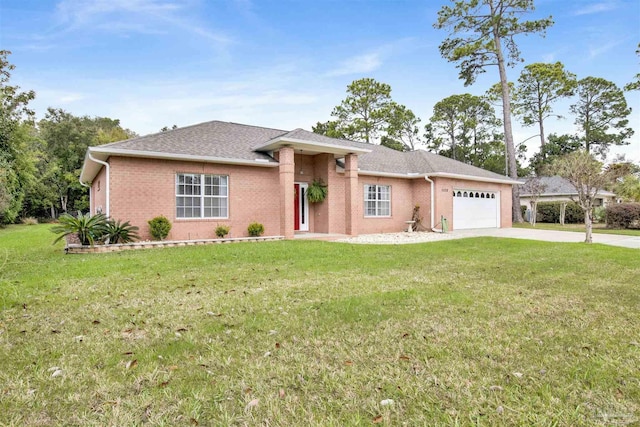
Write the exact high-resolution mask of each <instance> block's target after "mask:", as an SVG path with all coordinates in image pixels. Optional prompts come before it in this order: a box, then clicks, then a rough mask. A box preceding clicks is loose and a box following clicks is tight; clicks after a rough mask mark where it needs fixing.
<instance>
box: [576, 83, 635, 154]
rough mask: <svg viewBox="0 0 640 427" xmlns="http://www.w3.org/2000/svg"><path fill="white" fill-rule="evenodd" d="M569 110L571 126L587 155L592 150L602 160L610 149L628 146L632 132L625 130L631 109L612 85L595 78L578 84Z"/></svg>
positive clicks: (622, 95)
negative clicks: (573, 115) (613, 146)
mask: <svg viewBox="0 0 640 427" xmlns="http://www.w3.org/2000/svg"><path fill="white" fill-rule="evenodd" d="M570 110H571V112H572V113H573V114H575V115H576V120H575V123H576V125H578V127H579V128H580V132H581V140H582V143H583V146H584V148H585V150H587V153H590V152H591V150H592V149H594V150H595V152H596V153H597V154H599V155H601V156H603V157H605V156H606V154H607V152H608V151H609V147H610V146H611V145H627V144H629V141H628V140H629V138H630V137H631V135H633V129H631V128H630V127H628V126H627V125H628V124H629V120H628V119H627V117H628V116H629V114H631V109H630V108H629V107H628V106H627V100H626V99H625V97H624V93H623V92H622V90H620V89H619V88H618V86H616V84H615V83H613V82H610V81H608V80H605V79H602V78H599V77H586V78H584V79H582V80H580V81H579V82H578V100H577V102H576V103H575V104H573V105H571V107H570ZM610 131H611V132H610Z"/></svg>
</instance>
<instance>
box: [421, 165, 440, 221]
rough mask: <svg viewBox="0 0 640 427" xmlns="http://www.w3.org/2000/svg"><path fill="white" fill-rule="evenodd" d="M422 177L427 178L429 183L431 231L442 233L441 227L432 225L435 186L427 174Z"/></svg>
mask: <svg viewBox="0 0 640 427" xmlns="http://www.w3.org/2000/svg"><path fill="white" fill-rule="evenodd" d="M424 179H425V180H427V182H428V183H430V184H431V209H429V210H430V211H431V231H433V232H435V233H442V229H440V230H438V229H437V228H436V227H435V226H434V221H435V216H436V214H435V208H436V207H435V205H434V201H435V191H436V190H435V186H436V184H435V183H434V182H433V181H431V180H430V179H429V175H425V176H424Z"/></svg>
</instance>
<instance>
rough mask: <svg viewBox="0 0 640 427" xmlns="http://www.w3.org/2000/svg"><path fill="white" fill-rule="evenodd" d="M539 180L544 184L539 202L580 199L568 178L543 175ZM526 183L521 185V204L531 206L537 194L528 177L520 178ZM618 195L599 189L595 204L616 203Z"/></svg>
mask: <svg viewBox="0 0 640 427" xmlns="http://www.w3.org/2000/svg"><path fill="white" fill-rule="evenodd" d="M538 180H539V182H540V184H541V186H542V192H541V193H540V195H539V197H538V200H537V201H538V203H540V202H570V201H572V200H575V201H577V200H578V192H577V191H576V188H575V187H574V186H573V184H571V183H570V182H569V181H568V180H566V179H564V178H562V177H560V176H541V177H538ZM520 181H521V182H523V183H524V185H522V187H520V205H521V206H526V207H527V208H530V207H531V203H530V202H531V200H532V198H533V197H534V196H535V195H534V194H532V188H531V185H529V183H528V182H527V179H526V178H523V179H521V180H520ZM615 201H616V195H615V194H614V193H612V192H611V191H607V190H599V191H598V193H597V194H596V199H595V203H594V205H595V206H607V205H608V204H610V203H615Z"/></svg>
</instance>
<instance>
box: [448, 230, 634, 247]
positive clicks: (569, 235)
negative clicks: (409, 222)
mask: <svg viewBox="0 0 640 427" xmlns="http://www.w3.org/2000/svg"><path fill="white" fill-rule="evenodd" d="M450 234H452V235H453V236H455V237H456V238H465V237H478V236H492V237H508V238H511V239H529V240H543V241H545V242H584V233H578V232H574V231H555V230H533V229H530V228H497V229H496V228H486V229H476V230H459V231H452V232H451V233H450ZM593 243H601V244H603V245H611V246H621V247H623V248H632V249H640V236H622V235H618V234H600V233H593Z"/></svg>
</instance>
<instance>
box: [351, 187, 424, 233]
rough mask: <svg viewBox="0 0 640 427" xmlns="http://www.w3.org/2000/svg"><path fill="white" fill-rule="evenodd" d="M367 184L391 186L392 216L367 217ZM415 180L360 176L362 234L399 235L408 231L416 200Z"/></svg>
mask: <svg viewBox="0 0 640 427" xmlns="http://www.w3.org/2000/svg"><path fill="white" fill-rule="evenodd" d="M366 184H377V185H390V186H391V216H390V217H386V218H385V217H365V206H364V186H365V185H366ZM414 185H416V184H414V180H410V179H402V178H386V177H377V176H366V175H360V176H359V177H358V197H360V200H362V206H363V207H362V213H361V220H360V223H359V224H358V232H359V233H360V234H372V233H397V232H400V231H402V230H406V229H407V227H408V226H407V224H406V223H405V221H409V220H411V217H412V214H413V207H414V206H415V204H416V201H415V199H414Z"/></svg>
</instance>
